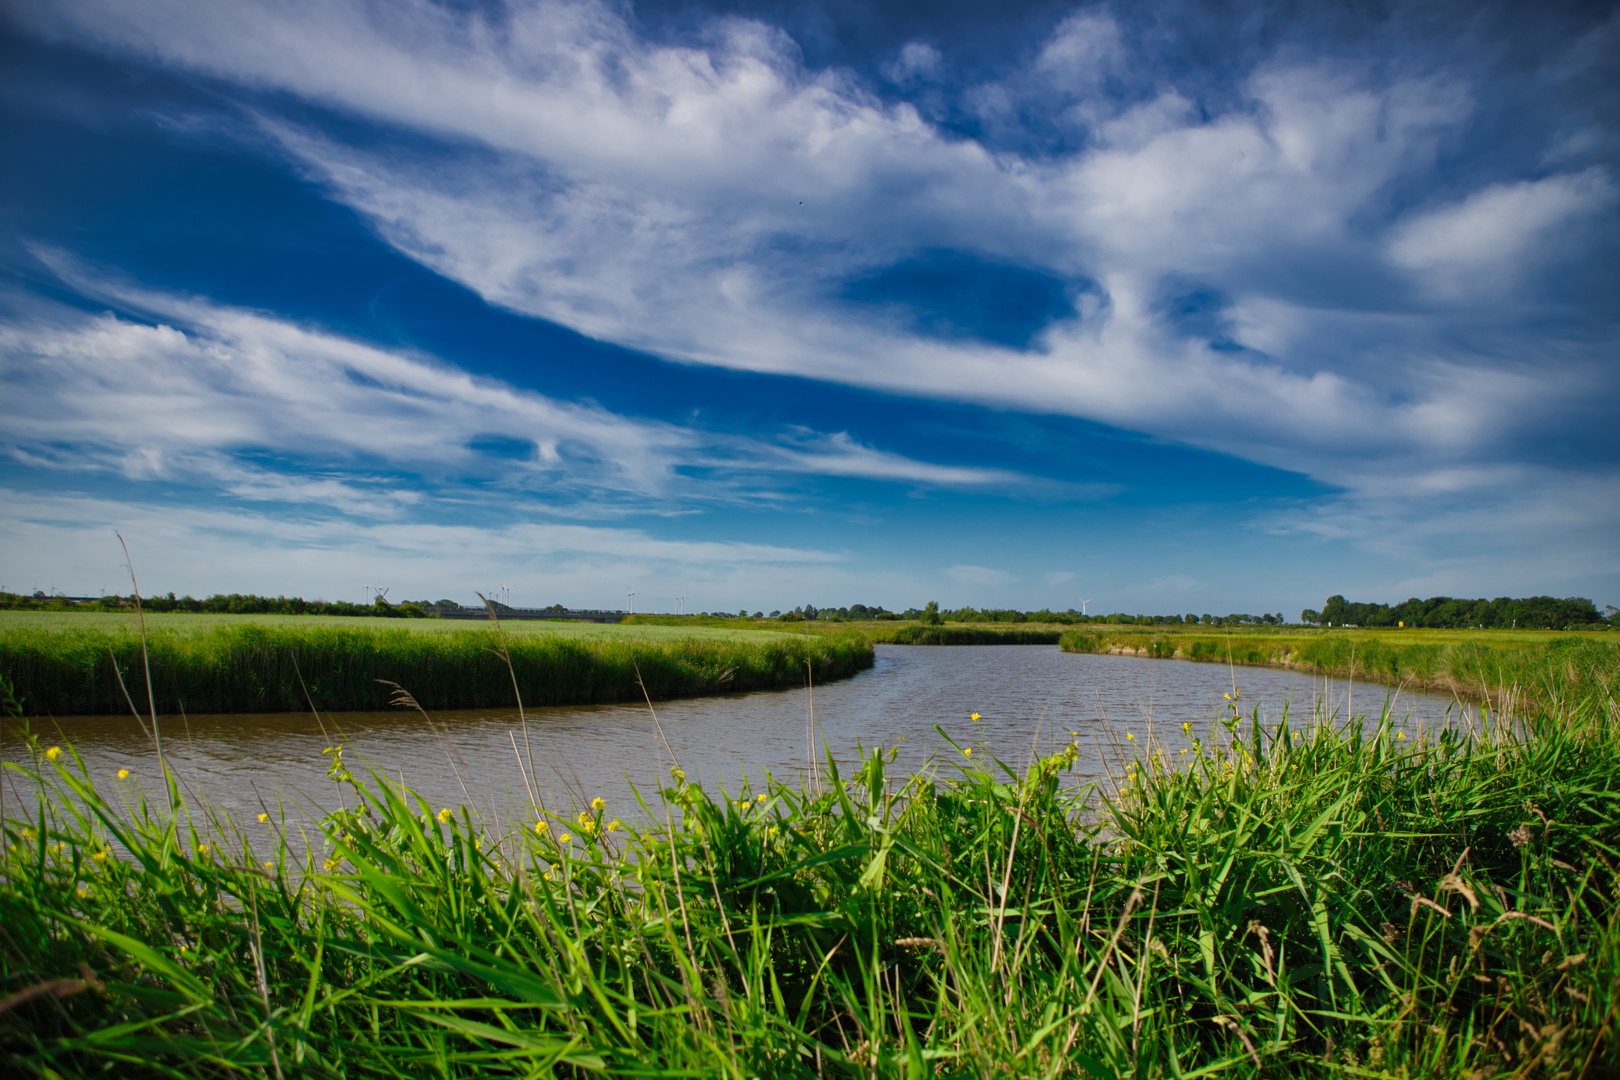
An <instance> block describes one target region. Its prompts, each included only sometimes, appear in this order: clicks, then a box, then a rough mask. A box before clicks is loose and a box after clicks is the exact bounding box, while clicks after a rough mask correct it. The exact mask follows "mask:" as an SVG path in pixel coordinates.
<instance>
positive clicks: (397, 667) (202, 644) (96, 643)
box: [0, 614, 872, 716]
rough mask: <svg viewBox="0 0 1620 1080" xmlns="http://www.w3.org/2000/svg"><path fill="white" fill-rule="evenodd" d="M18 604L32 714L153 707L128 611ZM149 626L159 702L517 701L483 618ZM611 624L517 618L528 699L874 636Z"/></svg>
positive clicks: (827, 662) (828, 649) (6, 632)
mask: <svg viewBox="0 0 1620 1080" xmlns="http://www.w3.org/2000/svg"><path fill="white" fill-rule="evenodd" d="M25 618H27V619H29V620H30V621H27V622H22V621H19V620H7V621H6V622H5V623H0V673H6V674H8V675H9V677H10V678H11V680H12V682H13V684H14V686H15V688H16V692H17V694H18V695H19V696H20V697H21V698H22V699H23V705H24V708H25V709H26V710H27V711H28V712H29V713H30V714H33V715H43V714H50V715H57V716H65V715H82V714H93V713H120V712H127V711H128V710H129V707H130V706H129V702H128V701H127V700H126V697H125V688H127V690H128V692H129V695H130V696H131V697H133V698H134V700H135V702H136V704H137V706H138V707H139V708H141V709H142V710H143V711H145V709H146V704H147V702H146V682H145V675H144V671H145V666H144V665H145V662H144V661H143V657H142V646H141V639H140V637H139V636H138V635H136V634H135V633H132V632H131V631H130V630H129V627H128V625H127V624H125V623H124V622H122V621H110V622H109V621H104V620H121V619H122V617H121V616H97V615H80V614H67V615H43V616H37V615H35V616H25ZM169 620H177V621H175V622H173V623H172V624H171V623H170V622H169ZM373 624H376V625H373ZM402 624H403V625H402ZM503 625H505V624H503ZM422 626H434V629H432V630H422V629H418V627H422ZM516 627H521V628H516ZM147 629H148V638H147V654H148V657H149V659H150V665H151V671H152V687H153V693H154V697H155V700H156V706H157V709H158V711H160V712H166V713H175V712H179V711H186V712H191V713H236V712H288V711H301V710H303V709H305V708H307V707H308V705H309V702H310V701H313V702H314V704H315V706H316V707H317V708H320V709H332V710H366V709H381V708H385V707H386V706H387V704H388V701H389V697H390V693H391V691H390V689H389V688H388V687H387V686H385V685H384V684H383V683H382V682H379V680H387V681H390V682H395V683H399V684H400V685H402V686H404V687H406V688H407V689H408V690H409V691H410V692H411V694H412V695H414V696H415V698H416V700H417V701H418V702H420V703H421V704H422V705H423V706H424V707H425V708H429V709H453V708H485V707H508V708H510V707H511V706H513V705H514V703H515V702H514V697H513V687H512V676H510V675H509V674H508V672H507V669H506V666H505V662H504V661H503V660H502V659H501V658H500V657H499V656H498V655H497V654H496V651H495V650H496V647H497V644H498V642H497V637H496V634H495V631H494V630H493V629H492V628H491V627H490V626H489V624H487V623H465V622H450V623H443V624H439V623H436V622H435V621H433V620H425V619H424V620H412V621H410V622H408V623H407V622H405V621H404V620H395V619H378V620H370V619H354V618H330V619H322V618H319V617H306V616H267V617H242V618H233V617H231V616H212V615H197V616H186V615H165V616H156V617H153V618H150V619H148V621H147ZM617 629H618V628H617V627H614V626H611V625H610V626H594V625H593V626H591V627H590V628H589V629H586V628H584V627H581V626H579V625H578V624H569V625H565V626H564V627H563V628H562V629H561V630H560V631H555V632H554V631H551V630H549V629H547V630H539V629H534V628H532V624H531V625H530V626H523V625H522V624H514V628H511V629H510V631H509V632H508V633H507V635H506V640H507V645H508V649H509V651H510V654H511V659H512V665H513V673H514V674H515V677H516V680H517V685H518V688H519V690H520V691H521V693H522V698H523V703H524V704H525V705H560V704H574V703H585V702H602V701H621V700H626V699H635V698H640V697H641V696H642V685H643V683H644V684H645V686H646V690H647V692H648V693H650V694H651V695H652V696H653V697H655V698H670V697H679V696H685V695H691V694H707V693H720V692H727V691H738V690H756V689H767V688H773V687H784V686H803V685H804V682H805V679H806V677H807V676H808V677H810V678H813V679H814V681H816V682H824V681H828V680H831V679H837V678H844V677H847V676H849V675H852V674H854V673H855V672H857V671H859V670H862V669H864V668H868V667H870V666H871V665H872V646H871V644H870V643H869V642H867V641H866V640H865V639H864V638H862V637H860V636H858V635H850V634H846V635H842V636H833V637H811V638H807V637H804V636H802V635H793V634H757V633H756V634H749V633H726V632H710V633H706V634H705V633H703V632H686V633H682V632H676V631H666V630H661V629H659V628H639V627H633V628H625V630H624V631H622V632H618V633H613V632H611V631H615V630H617ZM300 675H301V676H302V682H300ZM120 679H122V683H123V685H122V686H120ZM305 687H307V689H308V697H306V694H305Z"/></svg>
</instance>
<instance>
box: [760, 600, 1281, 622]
mask: <svg viewBox="0 0 1620 1080" xmlns="http://www.w3.org/2000/svg"><path fill="white" fill-rule="evenodd" d="M754 617H755V618H760V617H761V616H760V613H759V612H757V611H756V612H755V613H754ZM767 617H768V618H772V619H780V620H782V621H783V622H799V621H802V620H816V619H820V620H823V621H828V622H845V621H848V620H852V619H905V620H915V621H918V622H924V623H929V624H931V625H935V626H937V625H940V624H941V623H946V622H954V623H1060V624H1064V625H1076V624H1080V623H1112V624H1116V625H1118V624H1123V625H1135V626H1282V625H1284V624H1285V623H1286V621H1287V620H1285V619H1284V618H1283V615H1282V613H1281V612H1278V613H1277V614H1275V615H1270V614H1267V615H1242V614H1232V615H1126V614H1124V613H1123V612H1113V613H1111V614H1107V615H1102V614H1098V615H1083V614H1081V613H1080V612H1078V611H1076V610H1074V609H1073V608H1069V609H1068V610H1067V611H1052V610H1051V609H1049V608H1041V609H1040V610H1039V611H1019V610H1017V609H1015V608H971V607H964V608H946V609H943V610H942V609H941V608H940V606H939V604H938V603H936V602H934V601H932V600H930V601H929V602H928V604H927V605H926V606H924V607H921V608H907V609H906V610H905V611H902V612H900V613H898V614H896V613H895V612H892V611H889V610H888V609H886V608H883V607H881V606H868V605H866V604H851V605H850V606H849V607H837V608H833V607H824V608H818V607H816V606H815V605H814V604H804V605H802V606H800V607H796V608H794V609H793V610H792V611H773V612H771V613H770V615H769V616H767Z"/></svg>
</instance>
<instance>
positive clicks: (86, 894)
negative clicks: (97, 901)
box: [79, 885, 90, 900]
mask: <svg viewBox="0 0 1620 1080" xmlns="http://www.w3.org/2000/svg"><path fill="white" fill-rule="evenodd" d="M79 899H80V900H88V899H90V890H89V889H87V888H85V887H84V886H83V885H80V886H79Z"/></svg>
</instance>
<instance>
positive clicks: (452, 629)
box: [0, 611, 782, 641]
mask: <svg viewBox="0 0 1620 1080" xmlns="http://www.w3.org/2000/svg"><path fill="white" fill-rule="evenodd" d="M243 623H247V624H252V625H255V626H270V627H281V628H293V629H298V628H310V627H326V628H330V629H339V630H341V629H365V630H406V631H409V632H410V633H413V634H447V633H448V634H453V633H458V632H461V631H465V630H482V629H489V628H490V625H491V624H490V623H489V622H488V620H482V619H480V620H467V619H385V618H367V617H365V616H358V617H356V616H339V615H192V614H185V613H179V612H176V613H170V614H163V615H150V614H149V615H147V616H146V629H147V632H148V633H167V634H173V635H176V636H181V637H191V636H194V635H197V634H206V633H209V632H211V631H213V630H216V629H218V628H219V627H221V626H233V625H238V624H243ZM136 624H137V620H136V617H135V613H134V612H132V611H131V612H101V611H84V612H80V611H65V612H64V611H0V635H5V634H9V633H11V632H13V631H18V630H53V631H59V630H94V631H98V632H100V633H104V634H117V633H120V632H126V633H135V632H136ZM781 625H782V624H780V623H779V624H777V628H771V629H767V630H764V631H763V632H765V633H771V632H773V631H775V632H782V631H780V630H779V629H778V628H780V626H781ZM501 627H502V629H504V630H505V631H506V632H507V633H509V634H514V635H516V634H553V635H559V636H563V637H580V638H604V639H628V640H642V641H676V640H682V639H686V638H698V639H704V640H711V641H736V640H742V639H745V638H746V639H747V640H754V639H756V638H757V636H758V635H759V634H760V633H761V632H762V631H761V630H759V629H755V628H754V627H751V626H750V627H748V628H739V627H725V626H659V625H651V624H645V623H630V624H621V623H588V622H570V621H567V620H562V619H556V620H553V619H512V620H508V621H506V622H503V623H501Z"/></svg>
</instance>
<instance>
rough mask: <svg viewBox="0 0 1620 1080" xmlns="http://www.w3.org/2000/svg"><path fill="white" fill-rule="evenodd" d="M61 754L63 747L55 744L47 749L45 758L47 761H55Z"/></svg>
mask: <svg viewBox="0 0 1620 1080" xmlns="http://www.w3.org/2000/svg"><path fill="white" fill-rule="evenodd" d="M61 756H62V748H61V747H60V746H53V747H51V748H50V749H49V750H47V751H45V760H47V761H55V760H56V759H57V758H59V757H61Z"/></svg>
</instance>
